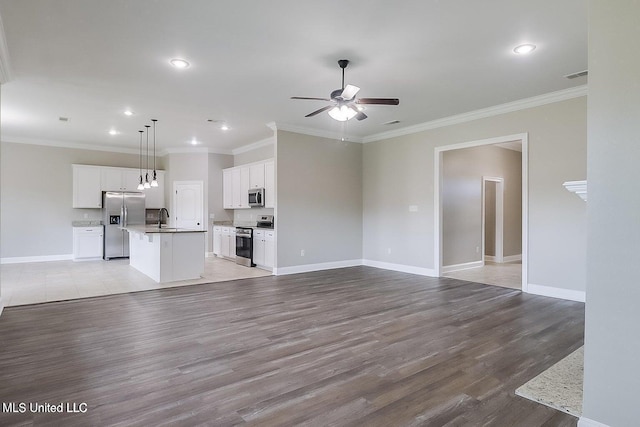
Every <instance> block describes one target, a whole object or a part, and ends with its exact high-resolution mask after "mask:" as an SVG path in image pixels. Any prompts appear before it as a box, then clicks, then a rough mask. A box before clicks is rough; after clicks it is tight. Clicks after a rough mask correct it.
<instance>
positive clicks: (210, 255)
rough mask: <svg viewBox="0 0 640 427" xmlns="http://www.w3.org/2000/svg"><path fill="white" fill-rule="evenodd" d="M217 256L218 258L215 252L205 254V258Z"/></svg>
mask: <svg viewBox="0 0 640 427" xmlns="http://www.w3.org/2000/svg"><path fill="white" fill-rule="evenodd" d="M215 256H216V254H214V253H213V252H205V253H204V257H205V258H213V257H215Z"/></svg>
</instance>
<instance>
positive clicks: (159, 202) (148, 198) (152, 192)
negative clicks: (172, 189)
mask: <svg viewBox="0 0 640 427" xmlns="http://www.w3.org/2000/svg"><path fill="white" fill-rule="evenodd" d="M156 178H157V180H158V186H157V187H151V188H147V189H145V190H143V191H142V192H143V193H144V195H145V200H144V204H145V207H146V208H147V209H160V208H164V207H166V205H165V204H164V190H165V188H164V171H156ZM149 179H153V172H151V174H150V176H149ZM136 191H137V190H136Z"/></svg>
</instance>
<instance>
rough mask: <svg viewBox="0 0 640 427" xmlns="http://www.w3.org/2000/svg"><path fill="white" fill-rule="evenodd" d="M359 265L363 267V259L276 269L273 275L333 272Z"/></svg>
mask: <svg viewBox="0 0 640 427" xmlns="http://www.w3.org/2000/svg"><path fill="white" fill-rule="evenodd" d="M358 265H362V260H361V259H351V260H345V261H334V262H320V263H317V264H304V265H294V266H291V267H274V269H273V274H274V275H276V276H284V275H287V274H298V273H309V272H311V271H321V270H332V269H334V268H345V267H355V266H358Z"/></svg>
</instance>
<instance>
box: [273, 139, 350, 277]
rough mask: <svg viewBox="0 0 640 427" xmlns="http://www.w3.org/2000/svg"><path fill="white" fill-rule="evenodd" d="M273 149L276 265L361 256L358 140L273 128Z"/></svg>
mask: <svg viewBox="0 0 640 427" xmlns="http://www.w3.org/2000/svg"><path fill="white" fill-rule="evenodd" d="M276 153H277V154H276V165H277V197H278V201H277V218H276V221H277V233H278V234H277V267H278V268H283V267H293V266H299V265H305V264H317V263H325V262H336V261H345V260H354V259H361V258H362V145H361V144H354V143H350V142H341V141H336V140H333V139H327V138H318V137H314V136H308V135H300V134H296V133H291V132H284V131H278V132H277V147H276ZM303 249H304V250H305V252H306V254H305V256H304V257H302V256H300V251H301V250H303Z"/></svg>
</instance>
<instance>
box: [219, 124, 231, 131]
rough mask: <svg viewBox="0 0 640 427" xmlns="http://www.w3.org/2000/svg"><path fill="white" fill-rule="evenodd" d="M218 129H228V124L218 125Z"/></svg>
mask: <svg viewBox="0 0 640 427" xmlns="http://www.w3.org/2000/svg"><path fill="white" fill-rule="evenodd" d="M220 129H222V130H229V126H227V124H226V123H225V124H223V125H222V126H220Z"/></svg>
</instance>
